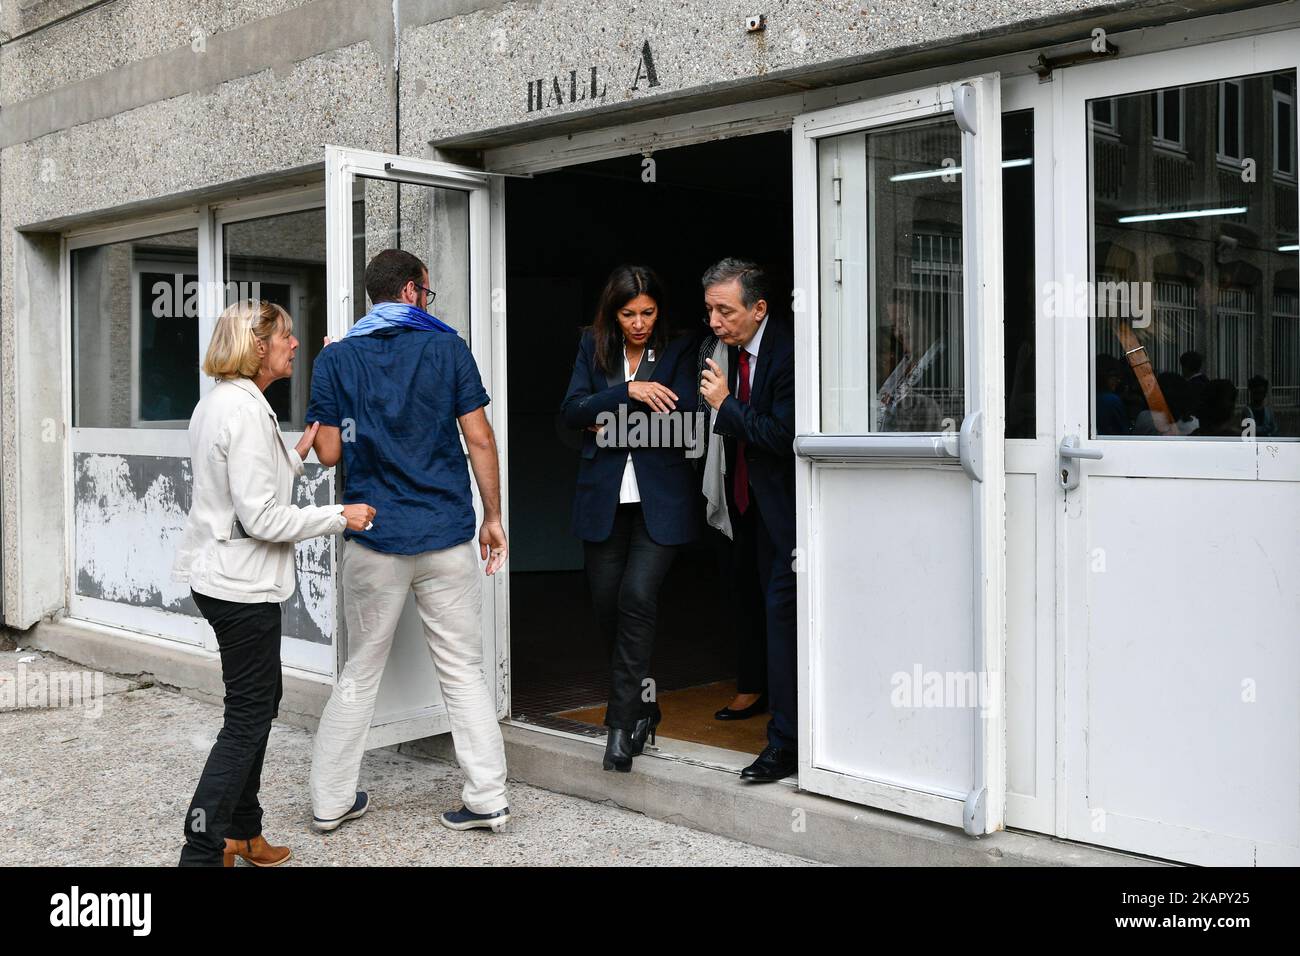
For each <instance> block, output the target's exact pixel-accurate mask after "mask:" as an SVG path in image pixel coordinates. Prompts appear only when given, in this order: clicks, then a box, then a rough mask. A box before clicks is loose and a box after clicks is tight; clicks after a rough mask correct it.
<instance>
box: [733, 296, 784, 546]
mask: <svg viewBox="0 0 1300 956" xmlns="http://www.w3.org/2000/svg"><path fill="white" fill-rule="evenodd" d="M765 321H766V323H767V328H766V329H764V330H763V341H762V342H761V343H760V344H759V347H758V358H757V359H756V360H755V363H754V385H753V387H752V388H751V389H750V392H749V403H748V404H745V403H744V402H742V401H741V400H740V399H739V398H737V397H736V396H737V395H738V394H739V389H738V388H737V384H738V383H739V381H740V359H739V351H740V350H739V349H736V348H732V349H729V350H728V352H727V360H728V365H729V370H730V373H731V374H730V376H729V378H730V382H729V383H728V387H729V389H730V392H731V394H729V395H728V396H727V397H726V398H725V399H723V400H722V404H721V405H720V406H719V407H718V418H717V421H716V422H714V424H713V430H714V431H715V432H717V433H718V434H719V435H722V436H723V438H724V439H726V446H727V463H728V465H729V466H731V464H732V462H734V461H735V453H736V452H735V447H736V439H738V438H743V439H744V440H745V464H746V466H747V467H748V469H749V489H750V492H751V494H752V495H753V497H754V499H755V500H756V501H757V502H758V509H759V514H760V516H761V517H762V520H763V524H764V526H765V527H766V528H767V530H768V533H769V534H770V535H771V536H772V540H773V542H774V543H775V545H776V546H777V548H779V549H780V550H781V551H782V552H784V553H787V554H788V553H789V552H791V551H793V550H794V542H795V529H794V329H793V328H792V327H791V325H790V324H789V323H788V322H785V321H782V320H781V319H780V318H779V317H778V316H769V317H768V318H767V319H766V320H765ZM733 474H735V470H734V467H728V469H727V475H728V478H730V476H731V475H733ZM731 494H732V489H731V482H730V480H728V482H727V500H728V501H730V500H731Z"/></svg>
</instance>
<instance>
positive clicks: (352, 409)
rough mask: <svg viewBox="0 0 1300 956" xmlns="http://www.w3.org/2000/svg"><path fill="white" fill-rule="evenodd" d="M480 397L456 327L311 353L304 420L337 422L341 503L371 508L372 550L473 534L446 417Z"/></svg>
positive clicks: (377, 337) (461, 459) (384, 332)
mask: <svg viewBox="0 0 1300 956" xmlns="http://www.w3.org/2000/svg"><path fill="white" fill-rule="evenodd" d="M488 401H489V398H488V393H487V391H486V390H485V389H484V388H483V380H482V379H481V378H480V376H479V371H478V366H477V365H476V364H475V362H474V356H473V355H472V354H470V350H469V346H468V345H466V344H465V341H464V340H463V339H462V338H461V337H460V336H459V335H452V334H450V333H447V332H426V331H423V330H420V329H403V328H397V329H381V330H380V331H378V332H375V333H374V334H371V335H361V336H352V337H350V338H344V339H341V340H340V341H338V342H334V343H332V344H330V345H329V346H327V347H326V348H325V349H323V350H322V351H321V353H320V355H318V356H317V357H316V366H315V369H314V370H313V371H312V376H311V404H310V405H309V406H308V408H307V422H308V423H311V422H320V423H321V424H322V425H332V426H334V427H336V428H338V429H339V430H340V432H341V433H342V434H341V437H342V439H343V462H342V464H343V501H344V503H345V504H357V503H359V502H364V503H366V504H368V505H370V506H371V507H373V508H374V509H375V520H374V527H373V528H372V529H371V530H370V531H347V532H344V536H345V537H346V538H349V539H352V538H355V539H356V540H357V541H360V542H361V543H362V544H365V545H366V546H367V547H370V548H373V549H374V550H375V551H383V552H385V553H388V554H419V553H421V552H424V551H438V550H441V549H443V548H450V547H452V546H453V545H457V544H461V543H462V542H464V541H468V540H469V539H471V538H472V537H474V504H473V498H472V496H471V493H470V484H469V467H468V464H467V463H466V460H465V453H464V451H463V450H462V448H461V443H460V431H459V429H458V428H457V424H456V419H457V418H459V417H460V416H461V415H465V414H468V413H469V412H472V411H474V410H475V409H477V408H482V407H483V406H484V405H486V404H487V403H488Z"/></svg>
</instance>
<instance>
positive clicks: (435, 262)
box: [352, 178, 470, 342]
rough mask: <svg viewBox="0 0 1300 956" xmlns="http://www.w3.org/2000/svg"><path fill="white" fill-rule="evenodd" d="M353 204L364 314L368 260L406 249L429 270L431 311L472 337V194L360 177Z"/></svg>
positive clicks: (358, 304) (357, 297) (356, 295)
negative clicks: (470, 280)
mask: <svg viewBox="0 0 1300 956" xmlns="http://www.w3.org/2000/svg"><path fill="white" fill-rule="evenodd" d="M355 195H356V199H357V201H356V202H355V203H354V204H353V214H352V222H353V225H352V228H353V237H354V241H353V265H354V275H353V291H352V301H353V311H354V313H355V316H356V318H360V317H361V316H363V315H365V313H366V311H367V309H368V308H369V306H368V304H367V303H368V301H369V300H368V298H367V296H366V292H365V285H364V273H365V267H366V263H367V262H369V261H370V259H371V258H373V257H374V255H375V254H376V253H378V252H380V251H381V250H383V249H404V250H406V251H407V252H410V253H412V254H413V255H415V256H417V257H419V259H420V260H421V261H422V262H423V263H424V264H425V266H426V268H428V270H429V288H430V289H432V290H433V291H434V292H435V293H436V295H435V296H434V298H433V301H432V303H431V304H430V306H429V311H430V312H431V313H432V314H433V315H435V316H437V317H438V318H439V319H441V320H442V321H443V322H446V323H447V324H448V325H450V326H451V327H452V328H454V329H455V330H456V331H457V332H459V333H460V336H461V338H463V339H464V340H465V341H466V342H469V341H470V335H469V332H470V301H469V193H468V192H466V191H464V190H461V189H449V188H446V187H443V186H422V185H419V184H415V183H395V182H389V181H386V180H380V179H366V178H361V179H359V180H358V182H357V187H356V193H355Z"/></svg>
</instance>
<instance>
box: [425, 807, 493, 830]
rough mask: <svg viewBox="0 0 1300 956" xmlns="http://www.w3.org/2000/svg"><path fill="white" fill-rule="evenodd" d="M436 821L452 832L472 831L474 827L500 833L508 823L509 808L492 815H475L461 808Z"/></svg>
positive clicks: (448, 812)
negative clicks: (439, 821)
mask: <svg viewBox="0 0 1300 956" xmlns="http://www.w3.org/2000/svg"><path fill="white" fill-rule="evenodd" d="M438 819H439V820H441V821H442V825H443V826H445V827H448V828H449V829H452V830H473V829H474V828H476V827H483V828H485V829H489V830H491V831H492V832H493V833H500V832H501V831H502V830H504V829H505V828H506V824H507V823H509V822H510V808H509V807H502V808H501V809H500V810H496V811H494V812H492V813H475V812H474V811H473V810H466V809H465V808H464V807H461V808H460V809H459V810H448V811H447V812H446V813H444V814H442V815H441V816H439V817H438Z"/></svg>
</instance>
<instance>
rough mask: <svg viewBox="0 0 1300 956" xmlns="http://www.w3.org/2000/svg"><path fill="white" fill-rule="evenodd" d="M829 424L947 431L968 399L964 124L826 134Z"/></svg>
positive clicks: (831, 428)
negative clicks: (961, 126) (963, 236)
mask: <svg viewBox="0 0 1300 956" xmlns="http://www.w3.org/2000/svg"><path fill="white" fill-rule="evenodd" d="M818 157H819V158H818V164H819V174H818V175H819V192H820V199H819V202H820V209H821V222H820V231H821V249H822V256H821V263H822V265H821V270H822V276H821V286H822V315H821V330H822V331H821V339H822V344H821V369H822V382H821V388H822V431H824V432H840V433H850V434H852V433H858V434H861V433H865V432H938V431H943V430H951V429H955V428H957V427H958V426H959V425H960V424H961V420H962V416H963V412H964V409H965V391H964V380H963V375H964V370H963V357H962V348H963V319H962V247H961V232H962V190H961V170H960V166H961V133H960V132H959V131H958V129H957V126H956V124H955V123H954V122H953V120H952V118H951V117H950V116H945V117H943V118H940V119H934V120H927V121H924V122H920V123H914V124H909V125H906V126H899V127H892V128H889V129H885V130H880V131H876V132H868V133H848V134H845V135H842V136H835V137H831V138H828V139H825V140H822V141H821V143H820V144H819V147H818Z"/></svg>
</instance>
